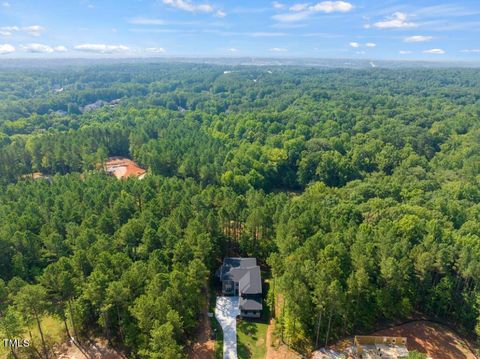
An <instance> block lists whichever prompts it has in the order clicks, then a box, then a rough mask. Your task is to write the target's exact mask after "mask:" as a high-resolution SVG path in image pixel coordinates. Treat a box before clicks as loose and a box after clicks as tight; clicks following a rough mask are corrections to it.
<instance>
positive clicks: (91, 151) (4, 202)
mask: <svg viewBox="0 0 480 359" xmlns="http://www.w3.org/2000/svg"><path fill="white" fill-rule="evenodd" d="M273 70H274V71H273ZM273 70H272V71H268V70H267V69H265V68H262V67H259V68H255V67H238V68H235V72H232V73H230V74H228V75H225V74H223V71H224V67H219V66H210V65H194V64H136V65H127V64H115V65H108V66H107V65H99V66H78V67H75V68H74V69H67V68H60V69H57V70H52V69H49V68H38V69H28V70H27V69H15V70H11V69H8V70H0V85H1V86H0V94H1V95H2V96H0V97H1V100H0V108H1V109H2V111H0V112H1V114H0V251H1V253H2V256H0V278H1V279H2V281H0V311H1V312H2V313H3V312H4V311H6V313H10V308H11V306H12V305H14V304H16V305H17V306H19V307H20V308H23V309H24V311H23V312H22V313H24V316H23V318H21V319H22V320H21V321H22V322H23V321H26V322H28V323H30V322H33V323H37V324H38V327H39V331H40V332H41V321H40V319H41V317H42V316H44V315H45V314H47V313H48V314H50V315H55V316H57V317H58V318H60V319H62V321H63V322H64V324H65V330H66V331H70V334H71V335H72V336H73V335H74V336H75V337H77V338H81V339H84V338H88V337H93V336H101V337H104V338H107V339H109V341H110V343H111V344H112V345H114V346H116V347H118V348H121V349H122V350H124V351H125V352H126V354H128V356H129V357H132V358H180V357H185V353H186V350H185V347H186V346H187V345H188V344H189V343H190V342H191V339H192V337H193V335H194V333H195V331H196V329H197V328H196V327H197V320H198V313H199V312H200V311H201V310H202V309H203V308H204V306H205V302H204V299H203V298H204V293H203V292H202V288H204V287H205V283H206V281H207V278H208V277H212V275H213V273H214V271H215V269H216V268H217V267H218V265H219V263H220V262H221V259H222V258H223V257H224V256H226V255H245V256H255V257H257V258H258V259H259V261H260V263H261V264H262V265H264V264H268V265H269V266H270V267H271V273H272V276H273V279H272V281H274V282H275V291H276V292H277V293H280V294H281V295H282V298H283V302H282V306H281V308H277V309H281V310H280V312H279V313H275V314H276V315H277V317H278V318H277V319H278V320H277V322H278V323H281V328H280V329H281V335H282V337H283V339H284V340H285V341H286V342H287V343H288V344H290V345H292V346H293V347H295V348H296V349H298V350H301V351H305V352H307V351H308V350H309V349H311V348H312V347H315V346H323V345H325V343H328V342H330V341H332V340H334V339H336V338H340V337H343V336H345V335H348V334H352V333H355V332H358V331H360V330H367V329H372V328H374V327H375V325H376V324H377V323H379V322H384V321H388V320H394V319H401V318H408V317H410V316H412V315H414V314H415V313H418V312H422V313H424V314H426V315H428V316H431V317H435V318H440V319H443V320H447V321H451V322H454V323H456V324H457V325H458V326H459V327H460V329H462V330H464V331H465V332H467V333H468V334H471V335H475V334H476V335H477V337H478V336H480V331H479V325H480V311H479V307H480V304H479V299H478V298H479V286H478V278H480V262H479V260H478V259H479V258H480V227H479V225H478V222H479V220H480V207H479V204H478V203H479V202H480V182H479V175H480V166H479V163H480V161H479V159H480V158H479V155H478V154H479V153H480V147H479V144H480V128H479V116H480V106H479V96H478V86H479V84H480V75H479V72H478V71H476V70H473V69H462V70H460V69H437V70H429V69H421V70H414V69H409V70H388V69H374V70H373V69H372V70H342V69H329V70H324V69H312V68H296V67H291V68H275V69H273ZM270 72H271V73H270ZM254 79H255V80H257V81H255V82H254V81H252V80H254ZM61 87H63V88H64V90H63V91H56V89H57V90H58V89H59V88H61ZM114 99H121V101H120V103H119V104H117V103H116V102H114V104H112V105H105V104H104V103H101V104H102V106H101V107H100V108H98V109H96V110H92V111H83V110H84V106H86V105H88V104H92V103H95V102H96V101H99V100H102V101H112V100H114ZM82 111H83V112H82ZM109 156H129V157H131V158H133V159H134V160H136V161H137V162H138V163H139V164H140V165H142V166H145V167H146V168H147V169H148V172H149V176H147V178H146V179H144V180H142V181H137V180H133V179H130V180H126V181H117V180H115V179H114V178H112V177H109V176H107V175H105V173H104V171H103V166H102V164H103V162H104V161H105V159H106V158H108V157H109ZM37 171H38V172H42V173H43V174H45V175H48V177H47V178H45V179H43V180H33V179H32V178H31V177H32V176H31V174H32V172H37ZM210 279H212V278H210ZM274 299H275V298H269V301H270V302H272V301H274ZM2 319H3V320H6V322H5V324H2V325H5V326H8V328H10V329H8V330H12V331H14V330H16V329H15V328H16V327H17V326H20V325H21V324H19V323H20V322H17V321H16V319H17V318H16V317H15V315H13V314H8V316H7V315H6V316H2ZM68 323H70V324H68ZM5 328H6V327H5ZM47 345H48V343H43V344H42V347H43V348H42V350H43V351H45V350H46V348H45V346H47Z"/></svg>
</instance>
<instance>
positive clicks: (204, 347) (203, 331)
mask: <svg viewBox="0 0 480 359" xmlns="http://www.w3.org/2000/svg"><path fill="white" fill-rule="evenodd" d="M205 291H206V292H207V293H208V291H207V290H205ZM211 333H212V327H211V323H210V318H209V317H208V298H207V304H206V306H205V308H204V310H203V311H202V314H201V316H200V320H199V325H198V329H197V333H196V334H195V342H194V344H193V346H192V348H191V349H190V350H189V352H188V359H213V358H214V357H215V341H214V340H212V339H210V338H211Z"/></svg>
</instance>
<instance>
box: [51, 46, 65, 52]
mask: <svg viewBox="0 0 480 359" xmlns="http://www.w3.org/2000/svg"><path fill="white" fill-rule="evenodd" d="M53 51H56V52H67V51H68V49H67V48H66V47H65V46H62V45H60V46H54V47H53Z"/></svg>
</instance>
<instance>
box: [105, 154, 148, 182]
mask: <svg viewBox="0 0 480 359" xmlns="http://www.w3.org/2000/svg"><path fill="white" fill-rule="evenodd" d="M105 169H106V171H107V172H108V173H110V174H112V175H113V176H115V177H116V178H117V179H125V178H128V177H137V178H139V179H142V178H143V177H144V176H145V174H146V172H147V171H145V170H144V169H143V168H140V167H139V166H138V165H137V164H136V163H135V162H134V161H132V160H131V159H128V158H123V157H111V158H109V159H108V161H107V162H105Z"/></svg>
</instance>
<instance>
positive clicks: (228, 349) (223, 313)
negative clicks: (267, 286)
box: [215, 297, 240, 359]
mask: <svg viewBox="0 0 480 359" xmlns="http://www.w3.org/2000/svg"><path fill="white" fill-rule="evenodd" d="M238 300H239V298H238V297H217V304H216V305H215V317H216V318H217V320H218V322H219V323H220V325H221V326H222V330H223V359H237V316H238V315H240V309H239V308H238Z"/></svg>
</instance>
